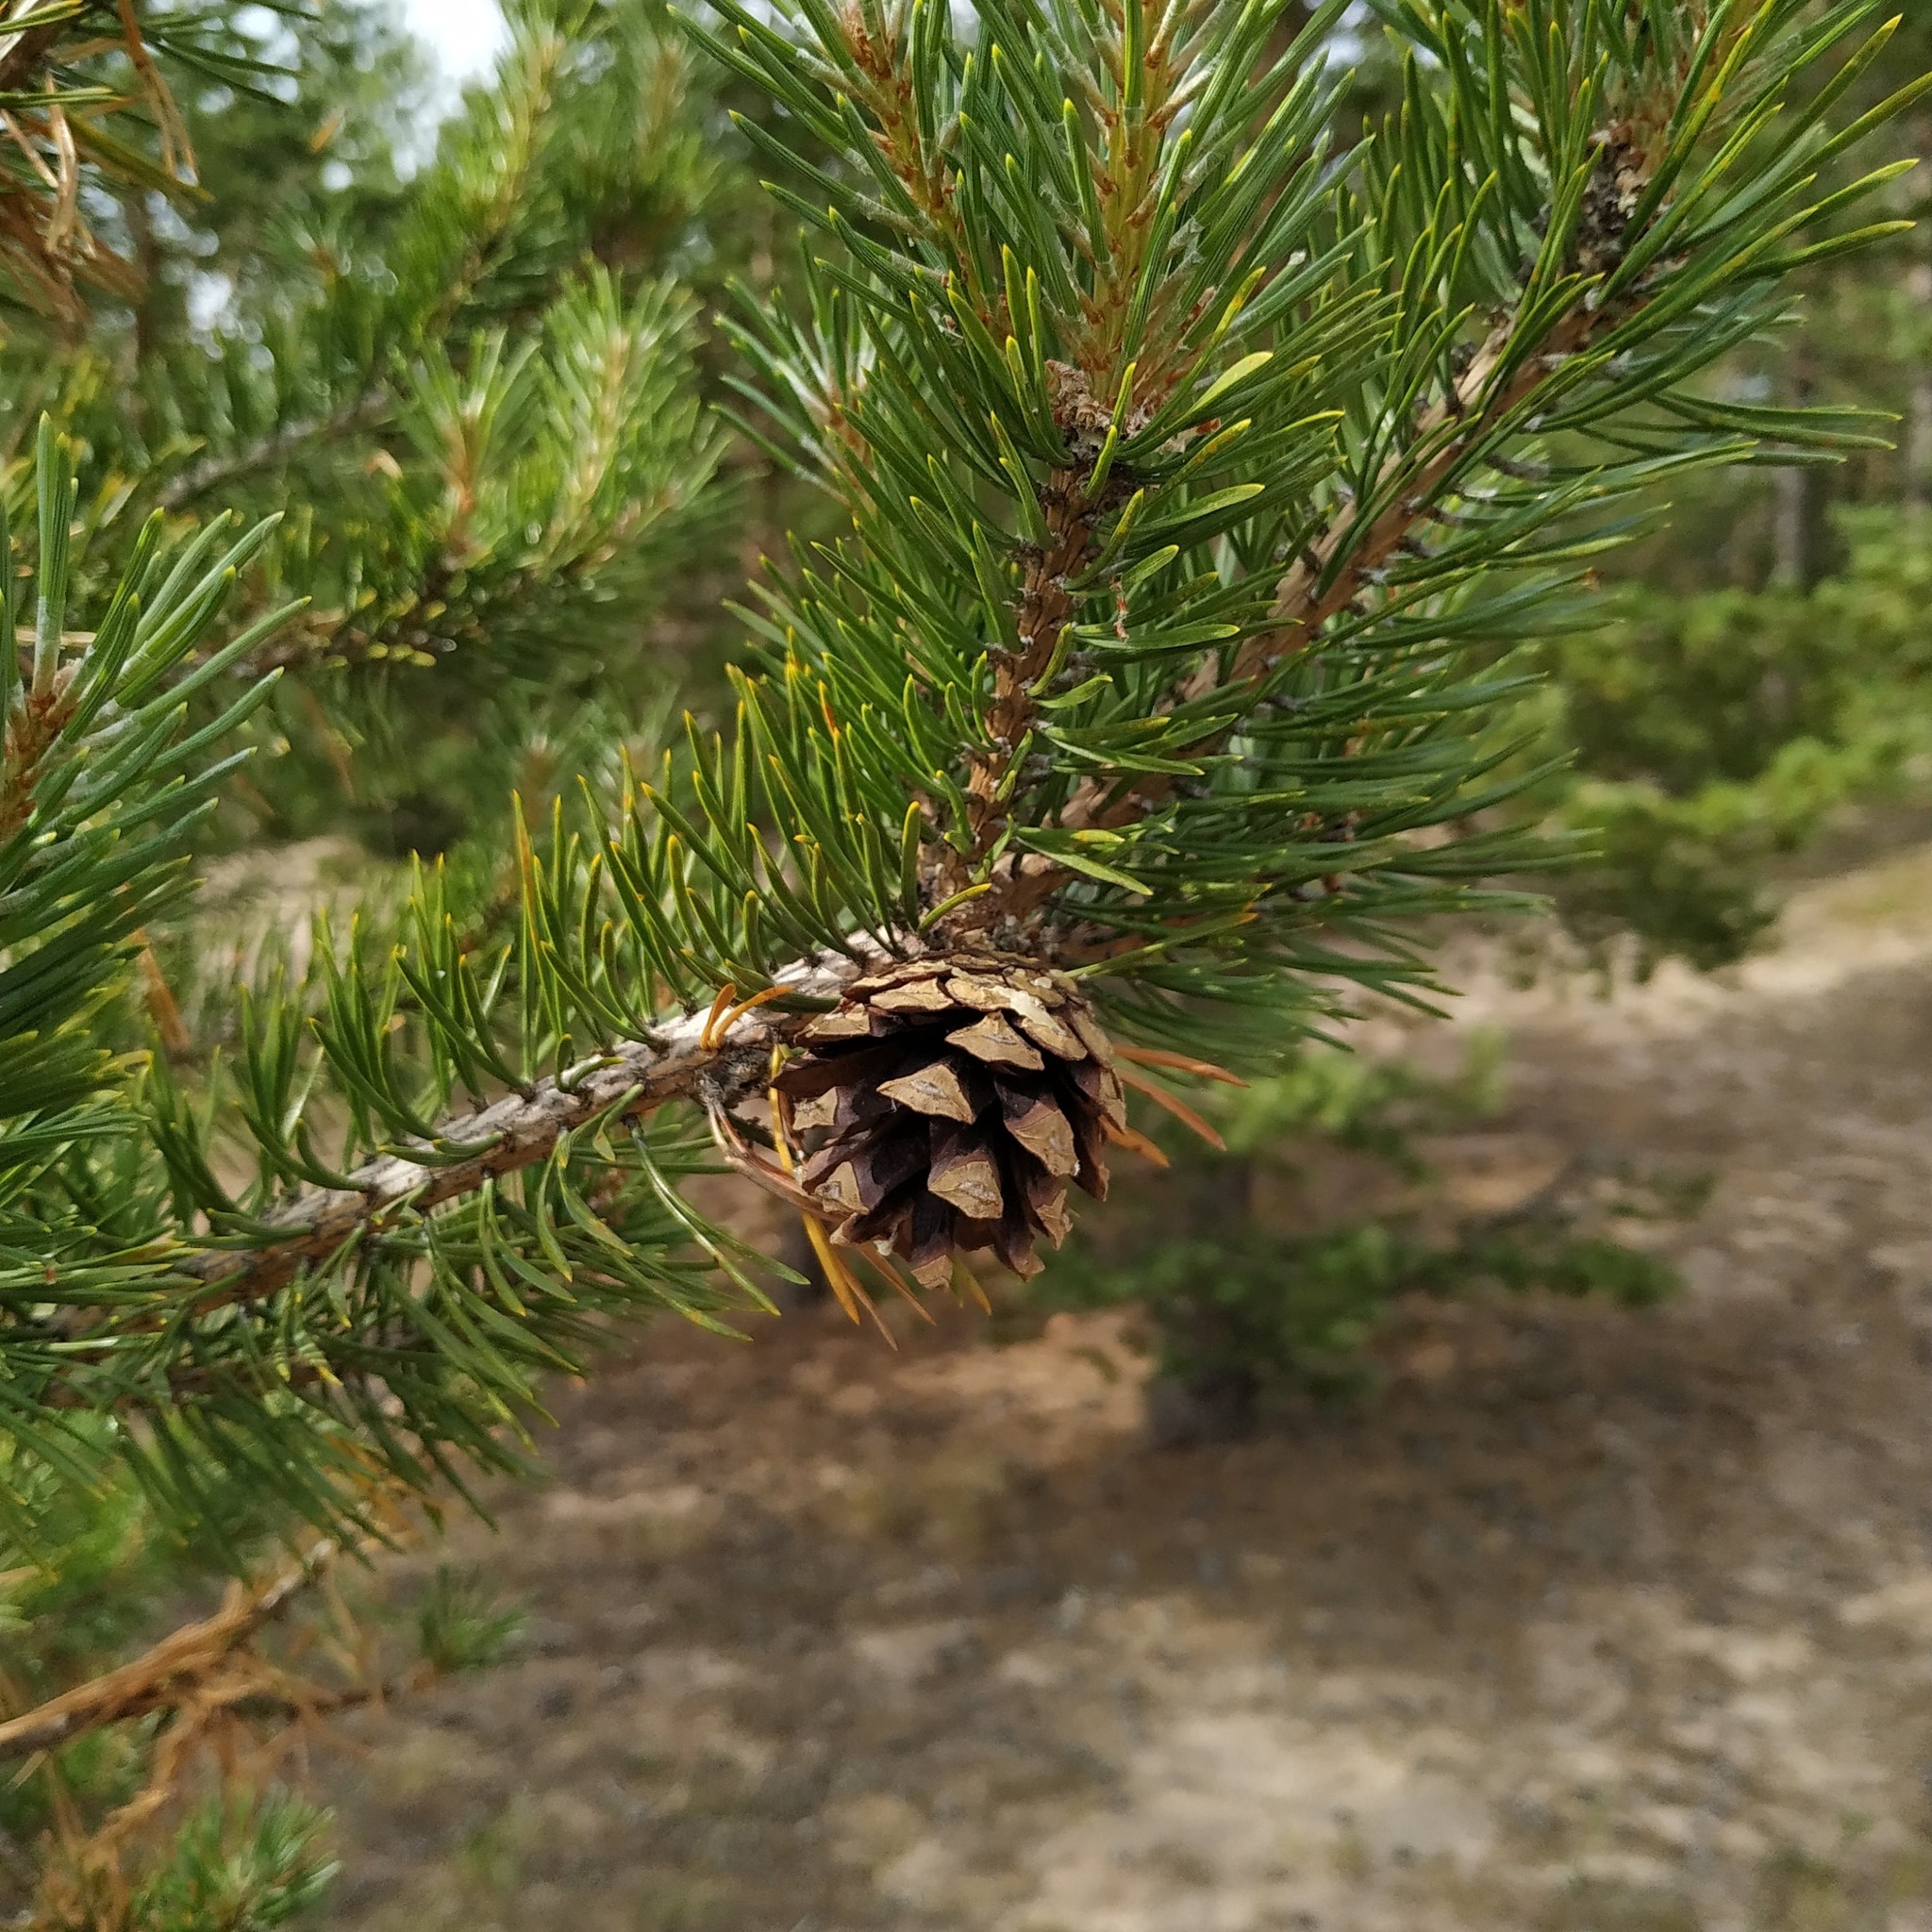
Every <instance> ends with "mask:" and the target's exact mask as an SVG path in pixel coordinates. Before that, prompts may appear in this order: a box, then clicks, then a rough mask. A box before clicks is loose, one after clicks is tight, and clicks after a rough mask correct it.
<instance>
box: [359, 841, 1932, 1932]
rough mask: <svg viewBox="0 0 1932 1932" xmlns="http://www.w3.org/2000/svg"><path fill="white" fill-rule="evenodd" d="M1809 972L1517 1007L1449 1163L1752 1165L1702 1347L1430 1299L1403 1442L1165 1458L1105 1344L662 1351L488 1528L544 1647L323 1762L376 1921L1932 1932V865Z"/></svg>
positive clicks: (400, 1586) (739, 1931)
mask: <svg viewBox="0 0 1932 1932" xmlns="http://www.w3.org/2000/svg"><path fill="white" fill-rule="evenodd" d="M1787 934H1788V941H1787V943H1786V945H1785V946H1784V947H1783V949H1782V950H1781V951H1780V952H1779V953H1777V954H1775V955H1774V956H1771V957H1769V958H1764V959H1762V960H1758V961H1755V962H1753V963H1752V964H1751V965H1750V966H1748V967H1747V968H1745V969H1743V970H1742V971H1741V972H1740V973H1737V974H1733V975H1731V976H1730V977H1729V979H1728V980H1727V981H1726V982H1724V983H1722V984H1718V983H1712V982H1708V981H1698V980H1695V979H1693V978H1691V976H1690V975H1688V974H1682V975H1680V974H1665V975H1663V976H1661V977H1660V978H1659V979H1658V980H1657V982H1654V983H1653V984H1652V985H1651V986H1650V987H1648V988H1645V989H1642V990H1641V991H1634V992H1632V993H1629V994H1627V995H1624V996H1623V997H1621V998H1619V999H1618V1000H1616V1001H1613V1002H1610V1003H1607V1004H1604V1003H1598V1002H1594V1001H1591V1000H1590V999H1588V998H1586V997H1584V996H1582V995H1581V994H1573V995H1571V996H1567V997H1563V996H1557V995H1556V994H1553V993H1549V992H1544V991H1534V992H1529V993H1524V992H1522V991H1514V990H1511V989H1510V988H1508V987H1507V985H1505V984H1504V983H1503V982H1502V981H1501V980H1499V979H1498V980H1485V979H1483V978H1482V977H1481V976H1480V975H1479V974H1471V991H1470V992H1469V995H1468V997H1467V998H1466V1000H1465V1001H1464V1002H1463V1010H1462V1014H1461V1016H1460V1018H1459V1020H1458V1023H1457V1024H1460V1025H1474V1024H1487V1025H1500V1026H1501V1027H1503V1028H1504V1029H1505V1030H1506V1031H1507V1034H1508V1037H1509V1041H1510V1056H1511V1059H1510V1064H1511V1069H1512V1074H1511V1097H1510V1101H1509V1105H1508V1110H1507V1116H1506V1117H1505V1118H1504V1119H1503V1120H1501V1121H1496V1122H1491V1123H1487V1124H1485V1127H1484V1130H1483V1133H1482V1135H1480V1136H1471V1137H1469V1144H1468V1145H1466V1146H1464V1147H1463V1148H1461V1149H1460V1150H1457V1148H1455V1147H1451V1148H1448V1149H1446V1150H1444V1151H1445V1153H1446V1155H1447V1157H1448V1158H1449V1162H1450V1165H1451V1166H1452V1167H1453V1166H1455V1165H1456V1163H1457V1158H1458V1157H1459V1158H1461V1160H1462V1165H1463V1167H1464V1168H1465V1169H1466V1170H1467V1171H1468V1172H1470V1173H1478V1172H1480V1173H1481V1174H1483V1175H1484V1176H1485V1177H1486V1178H1485V1180H1484V1185H1485V1186H1486V1187H1490V1188H1491V1189H1494V1188H1500V1189H1501V1190H1502V1191H1504V1192H1506V1193H1507V1188H1508V1186H1509V1184H1510V1179H1509V1176H1510V1173H1511V1171H1512V1164H1513V1165H1514V1166H1518V1167H1520V1168H1521V1169H1522V1172H1523V1175H1524V1176H1525V1177H1527V1176H1529V1175H1530V1174H1531V1173H1532V1171H1536V1172H1547V1170H1548V1167H1549V1165H1550V1163H1551V1161H1552V1160H1553V1159H1557V1158H1564V1157H1566V1156H1567V1155H1569V1154H1570V1153H1573V1152H1574V1151H1576V1150H1579V1149H1584V1148H1591V1149H1594V1150H1597V1151H1600V1152H1605V1153H1607V1154H1608V1155H1610V1156H1612V1157H1624V1156H1627V1157H1631V1158H1641V1159H1643V1160H1646V1161H1652V1162H1656V1161H1662V1162H1665V1163H1675V1164H1677V1165H1679V1166H1681V1167H1684V1168H1686V1169H1708V1170H1710V1171H1712V1172H1714V1173H1715V1174H1717V1175H1718V1177H1719V1178H1718V1185H1717V1187H1716V1189H1715V1191H1714V1192H1713V1193H1712V1195H1711V1198H1710V1200H1709V1202H1708V1205H1707V1207H1706V1208H1704V1209H1703V1210H1702V1211H1701V1212H1700V1213H1699V1215H1698V1216H1697V1218H1696V1220H1695V1221H1694V1222H1693V1223H1692V1224H1689V1225H1687V1226H1684V1227H1680V1228H1677V1229H1675V1230H1674V1231H1673V1232H1672V1233H1671V1236H1670V1245H1671V1249H1672V1252H1673V1253H1674V1255H1675V1257H1677V1259H1678V1260H1679V1261H1680V1263H1681V1264H1682V1266H1683V1268H1684V1270H1685V1272H1686V1274H1687V1277H1688V1280H1689V1284H1690V1285H1689V1289H1688V1291H1687V1292H1686V1293H1685V1295H1684V1296H1682V1297H1681V1298H1680V1299H1679V1300H1678V1301H1677V1302H1676V1303H1674V1305H1673V1306H1671V1307H1668V1308H1666V1309H1664V1310H1662V1311H1660V1312H1650V1313H1629V1312H1624V1311H1621V1310H1616V1309H1610V1308H1600V1307H1581V1306H1574V1305H1565V1306H1547V1305H1542V1304H1518V1305H1514V1306H1502V1307H1472V1306H1453V1305H1452V1306H1430V1307H1422V1308H1417V1309H1414V1310H1412V1311H1409V1312H1407V1314H1405V1316H1404V1318H1403V1320H1402V1322H1401V1323H1400V1324H1398V1327H1397V1330H1396V1332H1394V1333H1393V1334H1392V1335H1391V1337H1390V1339H1389V1342H1388V1347H1387V1349H1386V1351H1385V1353H1386V1357H1387V1360H1388V1363H1389V1369H1390V1374H1389V1379H1388V1383H1387V1386H1386V1388H1385V1390H1384V1391H1383V1392H1382V1393H1380V1394H1379V1395H1378V1396H1377V1397H1376V1398H1374V1400H1373V1401H1372V1402H1371V1403H1369V1404H1368V1405H1367V1406H1366V1407H1363V1408H1362V1409H1360V1410H1359V1411H1358V1412H1356V1413H1353V1414H1347V1415H1341V1416H1334V1417H1328V1418H1322V1419H1312V1420H1310V1421H1309V1422H1308V1423H1307V1424H1306V1425H1305V1426H1302V1427H1300V1428H1298V1429H1295V1430H1292V1431H1291V1432H1289V1433H1286V1434H1281V1435H1276V1436H1273V1437H1271V1438H1268V1439H1266V1440H1262V1441H1254V1442H1248V1443H1241V1444H1235V1445H1229V1446H1221V1447H1210V1448H1200V1449H1193V1450H1188V1451H1184V1452H1158V1453H1157V1452H1153V1451H1150V1450H1148V1449H1146V1448H1145V1447H1144V1446H1143V1445H1142V1443H1141V1440H1140V1438H1139V1435H1138V1433H1137V1407H1138V1405H1137V1392H1136V1388H1135V1377H1136V1375H1137V1374H1138V1373H1139V1371H1138V1368H1137V1367H1136V1365H1135V1362H1134V1360H1133V1358H1132V1357H1131V1356H1129V1355H1128V1354H1127V1353H1126V1352H1125V1351H1124V1349H1123V1348H1122V1347H1121V1345H1120V1341H1119V1329H1118V1323H1117V1321H1115V1320H1114V1319H1112V1318H1093V1319H1080V1320H1074V1319H1073V1318H1067V1317H1060V1318H1057V1319H1056V1320H1055V1322H1054V1323H1053V1324H1051V1325H1050V1327H1049V1330H1048V1332H1047V1333H1046V1334H1045V1335H1044V1336H1042V1337H1041V1338H1040V1339H1039V1340H1036V1341H1026V1342H1022V1343H1018V1344H1015V1345H1012V1346H1008V1347H1004V1348H988V1347H985V1346H979V1345H975V1337H976V1328H975V1324H974V1322H973V1321H972V1320H969V1319H968V1318H966V1317H965V1316H962V1315H955V1316H952V1317H949V1318H947V1319H946V1320H945V1321H943V1322H942V1324H941V1328H940V1329H939V1330H938V1331H937V1332H934V1333H931V1334H928V1335H924V1336H919V1337H912V1338H909V1339H908V1346H907V1348H906V1350H905V1352H904V1353H903V1354H901V1355H900V1356H898V1357H892V1356H890V1355H888V1354H887V1353H886V1352H885V1351H884V1350H883V1349H881V1348H880V1347H879V1346H877V1345H876V1344H875V1343H873V1342H868V1341H865V1340H864V1339H862V1338H859V1337H856V1336H854V1335H853V1334H851V1333H850V1332H848V1331H845V1330H843V1329H842V1328H841V1327H840V1326H839V1325H838V1324H836V1322H834V1321H833V1320H831V1319H826V1318H820V1317H818V1316H812V1317H808V1318H793V1319H791V1320H790V1321H788V1322H786V1323H785V1324H780V1325H778V1326H776V1327H774V1329H772V1330H771V1331H769V1332H767V1333H765V1334H763V1335H761V1336H760V1337H759V1339H758V1341H756V1342H755V1343H754V1344H753V1345H751V1346H748V1347H733V1346H731V1345H729V1344H726V1343H723V1342H719V1341H712V1340H709V1339H708V1338H705V1337H702V1336H699V1335H695V1334H691V1333H688V1332H684V1331H681V1330H676V1329H673V1328H671V1327H668V1326H667V1327H665V1328H662V1329H660V1330H658V1331H655V1332H653V1333H652V1335H651V1336H650V1337H649V1338H648V1339H647V1341H646V1343H645V1346H644V1347H643V1349H642V1351H641V1354H640V1355H639V1356H638V1357H637V1358H636V1359H635V1360H634V1361H633V1362H631V1363H630V1364H629V1365H627V1366H625V1367H622V1368H619V1369H617V1370H614V1371H613V1372H611V1373H609V1374H606V1375H604V1376H603V1377H601V1378H600V1379H599V1380H597V1381H596V1382H595V1383H593V1384H592V1385H591V1386H590V1387H588V1388H586V1389H584V1390H581V1391H574V1392H572V1393H571V1394H570V1395H569V1396H568V1398H567V1399H566V1400H565V1402H564V1404H563V1407H562V1422H563V1426H562V1428H561V1430H560V1432H559V1433H558V1436H557V1437H556V1438H555V1439H554V1441H552V1442H550V1443H549V1444H547V1445H546V1460H547V1462H548V1465H549V1467H550V1468H551V1469H552V1470H553V1471H554V1473H555V1480H554V1482H553V1483H552V1484H551V1485H550V1486H549V1487H548V1488H546V1489H541V1490H532V1491H508V1492H505V1493H502V1494H500V1495H499V1496H498V1498H497V1503H498V1507H499V1508H500V1512H501V1521H502V1525H503V1534H502V1536H501V1537H500V1538H497V1539H491V1537H489V1536H488V1535H487V1534H486V1533H484V1532H483V1531H481V1530H480V1529H477V1528H475V1527H474V1526H472V1527H468V1528H465V1529H463V1530H462V1531H460V1532H459V1535H458V1543H459V1545H460V1548H461V1550H462V1553H463V1554H464V1556H465V1557H467V1558H468V1559H469V1560H471V1561H475V1562H477V1563H479V1564H487V1565H488V1566H489V1567H490V1568H491V1570H492V1571H493V1572H494V1573H495V1574H496V1575H497V1576H498V1577H499V1579H500V1581H501V1583H502V1586H503V1587H504V1589H505V1590H507V1591H509V1592H511V1593H514V1594H517V1595H520V1596H522V1597H523V1598H524V1599H525V1601H526V1602H528V1603H529V1604H530V1606H531V1607H532V1608H533V1610H534V1612H535V1614H536V1624H535V1627H534V1632H533V1638H532V1641H531V1643H530V1644H529V1646H528V1648H527V1649H526V1651H525V1653H524V1654H523V1656H522V1657H520V1659H519V1660H518V1661H516V1662H515V1663H513V1664H511V1665H509V1666H508V1667H506V1668H504V1669H502V1670H499V1671H497V1672H494V1673H492V1674H489V1675H488V1676H486V1677H483V1678H480V1679H476V1680H473V1681H470V1682H467V1683H458V1684H453V1685H450V1686H447V1687H445V1688H444V1689H442V1690H441V1691H438V1692H436V1693H435V1694H434V1695H432V1696H430V1697H428V1698H426V1699H425V1700H424V1701H423V1702H421V1703H419V1704H415V1705H411V1706H409V1707H405V1708H402V1709H399V1710H396V1711H393V1712H391V1713H390V1714H389V1715H387V1716H386V1717H385V1718H384V1719H383V1720H382V1721H381V1722H380V1724H376V1725H375V1726H373V1727H372V1728H371V1729H370V1730H369V1733H368V1736H369V1739H370V1743H371V1749H370V1750H369V1751H368V1752H367V1754H366V1755H363V1756H360V1757H349V1756H340V1757H334V1758H332V1759H331V1760H330V1762H329V1763H328V1764H327V1765H325V1766H324V1767H322V1768H321V1769H322V1776H323V1782H324V1785H325V1794H326V1795H327V1796H328V1797H329V1798H330V1799H331V1800H332V1801H333V1802H335V1803H336V1804H337V1805H338V1806H339V1807H340V1809H341V1822H342V1840H343V1843H342V1849H343V1854H344V1857H345V1860H346V1865H347V1872H348V1876H346V1877H345V1879H344V1880H343V1882H342V1884H341V1888H340V1890H339V1891H338V1893H337V1895H336V1904H335V1906H334V1908H333V1910H332V1911H331V1913H330V1914H329V1915H328V1917H329V1923H330V1924H333V1925H335V1926H338V1927H341V1928H343V1932H348V1928H356V1932H442V1928H451V1932H455V1928H461V1932H494V1928H503V1932H551V1928H557V1932H563V1928H570V1932H603V1928H609V1932H619V1928H622V1932H711V1928H717V1932H727V1928H728V1932H874V1928H878V1932H884V1928H904V1932H1276V1928H1282V1932H1287V1928H1296V1932H1438V1928H1442V1932H1447V1928H1457V1932H1461V1928H1468V1932H1477V1928H1482V1932H1491V1928H1494V1932H1692V1928H1695V1932H1932V1790H1928V1784H1927V1778H1928V1773H1932V1485H1928V1480H1927V1477H1928V1470H1932V1455H1928V1447H1932V1430H1928V1424H1927V1412H1928V1400H1927V1398H1928V1394H1932V1376H1928V1362H1932V850H1926V851H1921V852H1918V853H1914V854H1910V855H1907V857H1906V858H1901V859H1894V860H1892V861H1890V862H1889V863H1888V864H1885V865H1882V866H1879V867H1875V868H1873V869H1870V870H1868V871H1866V872H1863V873H1860V874H1855V875H1853V876H1852V877H1850V878H1847V879H1845V880H1841V881H1839V882H1837V883H1835V884H1834V885H1832V886H1830V887H1828V888H1824V889H1821V890H1818V891H1813V892H1810V893H1808V894H1807V895H1806V896H1805V898H1804V899H1803V900H1801V902H1800V903H1799V904H1798V905H1797V906H1796V907H1794V908H1793V911H1792V914H1791V916H1790V920H1789V921H1788V924H1787ZM1524 1185H1528V1181H1527V1179H1526V1178H1525V1181H1524ZM415 1574H416V1572H415V1571H414V1570H413V1569H412V1568H411V1566H410V1565H408V1564H407V1563H406V1564H403V1565H400V1566H398V1568H397V1569H396V1570H395V1572H394V1573H393V1574H392V1575H391V1578H390V1585H391V1590H392V1591H393V1593H394V1595H395V1596H396V1597H397V1599H398V1600H399V1601H400V1600H404V1599H406V1598H407V1595H408V1590H409V1588H410V1587H411V1585H412V1582H413V1580H414V1577H415Z"/></svg>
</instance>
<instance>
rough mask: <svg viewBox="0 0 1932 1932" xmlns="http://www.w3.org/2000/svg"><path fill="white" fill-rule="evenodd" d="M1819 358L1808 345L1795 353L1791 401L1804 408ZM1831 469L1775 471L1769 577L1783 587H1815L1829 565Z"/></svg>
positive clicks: (1813, 393)
mask: <svg viewBox="0 0 1932 1932" xmlns="http://www.w3.org/2000/svg"><path fill="white" fill-rule="evenodd" d="M1817 394H1818V375H1817V369H1816V361H1815V358H1814V356H1813V353H1812V351H1811V350H1810V348H1809V347H1808V345H1801V346H1800V347H1799V349H1798V351H1797V352H1796V354H1795V355H1793V357H1792V358H1791V370H1790V401H1791V403H1792V405H1793V406H1794V407H1795V408H1804V407H1805V406H1806V405H1807V403H1810V402H1813V401H1815V400H1816V398H1817ZM1830 506H1831V491H1830V472H1829V471H1827V470H1826V469H1824V467H1823V466H1822V465H1817V464H1805V465H1794V466H1793V467H1791V468H1790V469H1787V470H1780V471H1778V472H1777V518H1776V525H1775V530H1774V541H1775V546H1776V547H1775V550H1774V555H1773V559H1772V568H1771V580H1772V582H1773V583H1774V584H1775V585H1777V586H1778V587H1779V588H1780V589H1782V590H1788V591H1814V590H1816V589H1817V588H1818V586H1819V584H1820V583H1822V582H1823V581H1824V576H1825V574H1826V572H1827V570H1828V569H1829V567H1830V546H1831V525H1830V522H1829V519H1828V515H1827V512H1828V511H1829V509H1830Z"/></svg>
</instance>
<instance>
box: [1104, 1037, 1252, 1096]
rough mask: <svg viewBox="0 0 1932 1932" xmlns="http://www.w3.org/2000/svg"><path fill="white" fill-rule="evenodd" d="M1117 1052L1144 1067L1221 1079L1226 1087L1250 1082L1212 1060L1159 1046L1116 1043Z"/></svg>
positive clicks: (1123, 1057) (1203, 1077)
mask: <svg viewBox="0 0 1932 1932" xmlns="http://www.w3.org/2000/svg"><path fill="white" fill-rule="evenodd" d="M1114 1052H1115V1054H1116V1055H1117V1056H1118V1057H1119V1058H1122V1059H1124V1060H1134V1061H1137V1062H1138V1063H1139V1064H1140V1065H1141V1066H1143V1067H1165V1068H1167V1069H1168V1070H1169V1071H1170V1072H1173V1073H1176V1074H1193V1075H1194V1077H1195V1078H1196V1079H1200V1080H1219V1081H1220V1082H1221V1084H1222V1085H1223V1086H1224V1087H1245V1086H1246V1085H1247V1084H1248V1083H1247V1082H1246V1081H1245V1080H1243V1079H1242V1078H1241V1075H1240V1074H1230V1073H1229V1072H1228V1071H1227V1069H1226V1068H1225V1067H1217V1066H1216V1065H1215V1064H1214V1062H1213V1061H1212V1060H1192V1059H1190V1058H1188V1057H1187V1055H1186V1054H1184V1053H1168V1052H1167V1051H1165V1050H1164V1049H1163V1048H1161V1047H1158V1046H1121V1045H1119V1044H1116V1045H1115V1047H1114Z"/></svg>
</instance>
